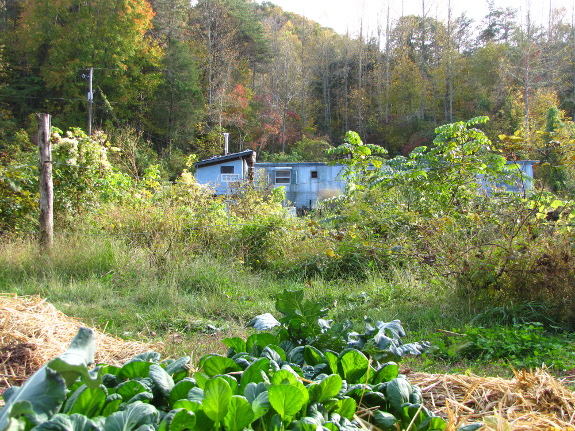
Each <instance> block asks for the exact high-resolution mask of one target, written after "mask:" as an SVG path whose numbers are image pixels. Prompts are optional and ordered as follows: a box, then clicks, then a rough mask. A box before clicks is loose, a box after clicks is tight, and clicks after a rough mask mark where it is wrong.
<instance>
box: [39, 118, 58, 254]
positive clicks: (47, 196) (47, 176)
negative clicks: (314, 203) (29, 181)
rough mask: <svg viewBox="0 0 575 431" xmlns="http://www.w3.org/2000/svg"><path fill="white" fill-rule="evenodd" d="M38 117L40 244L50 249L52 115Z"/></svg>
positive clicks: (52, 225)
mask: <svg viewBox="0 0 575 431" xmlns="http://www.w3.org/2000/svg"><path fill="white" fill-rule="evenodd" d="M36 117H37V118H38V146H39V148H40V181H39V182H40V245H41V246H42V247H44V248H45V249H50V248H52V242H53V240H54V187H53V183H52V145H51V143H50V135H51V130H52V117H51V116H50V115H49V114H36Z"/></svg>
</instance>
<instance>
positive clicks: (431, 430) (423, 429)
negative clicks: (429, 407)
mask: <svg viewBox="0 0 575 431" xmlns="http://www.w3.org/2000/svg"><path fill="white" fill-rule="evenodd" d="M445 428H447V423H446V422H445V419H443V418H440V417H437V416H432V417H428V418H427V419H425V420H424V421H423V422H421V424H419V426H418V427H417V430H418V431H444V430H445ZM476 429H477V428H476Z"/></svg>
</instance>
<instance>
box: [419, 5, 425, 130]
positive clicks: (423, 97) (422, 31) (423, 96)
mask: <svg viewBox="0 0 575 431" xmlns="http://www.w3.org/2000/svg"><path fill="white" fill-rule="evenodd" d="M421 12H422V13H421V41H420V50H421V64H420V72H421V82H422V84H423V88H422V89H421V108H420V109H421V119H424V118H425V87H426V85H425V37H426V34H425V17H426V14H425V0H421Z"/></svg>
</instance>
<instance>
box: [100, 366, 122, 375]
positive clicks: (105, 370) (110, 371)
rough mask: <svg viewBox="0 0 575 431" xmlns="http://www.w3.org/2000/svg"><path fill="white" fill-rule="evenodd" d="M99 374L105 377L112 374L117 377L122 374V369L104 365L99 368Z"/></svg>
mask: <svg viewBox="0 0 575 431" xmlns="http://www.w3.org/2000/svg"><path fill="white" fill-rule="evenodd" d="M97 369H98V374H99V375H100V376H104V375H105V374H111V375H113V376H117V375H118V374H119V373H120V369H121V368H120V367H116V366H115V365H107V364H106V365H102V366H99V367H98V368H97Z"/></svg>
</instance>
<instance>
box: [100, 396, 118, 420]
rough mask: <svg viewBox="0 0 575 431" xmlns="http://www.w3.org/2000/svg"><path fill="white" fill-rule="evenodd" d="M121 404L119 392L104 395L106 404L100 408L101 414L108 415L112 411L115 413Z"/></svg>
mask: <svg viewBox="0 0 575 431" xmlns="http://www.w3.org/2000/svg"><path fill="white" fill-rule="evenodd" d="M121 404H122V396H121V395H120V394H111V395H108V396H107V397H106V404H105V405H104V409H103V410H102V416H103V417H106V418H107V417H108V416H110V415H111V414H112V413H115V412H117V411H118V409H119V408H120V405H121Z"/></svg>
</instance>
